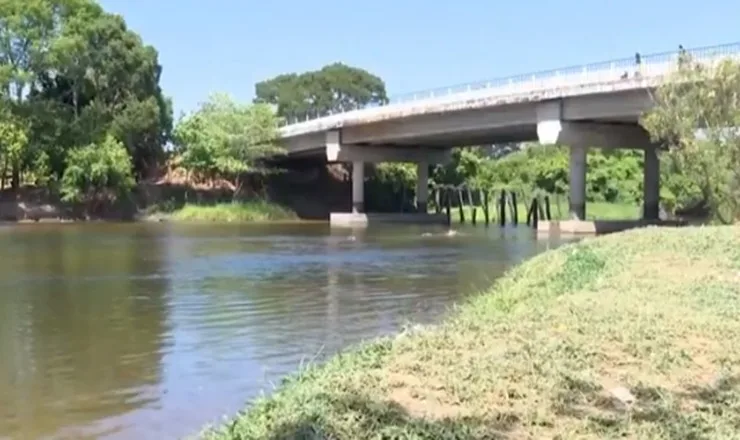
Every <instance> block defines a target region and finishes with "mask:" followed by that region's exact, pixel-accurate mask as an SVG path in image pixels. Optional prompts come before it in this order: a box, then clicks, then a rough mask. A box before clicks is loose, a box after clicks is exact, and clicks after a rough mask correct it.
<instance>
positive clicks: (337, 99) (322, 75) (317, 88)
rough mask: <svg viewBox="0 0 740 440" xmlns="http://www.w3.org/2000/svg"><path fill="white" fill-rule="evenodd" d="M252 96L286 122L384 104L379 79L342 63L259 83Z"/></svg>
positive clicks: (383, 84)
mask: <svg viewBox="0 0 740 440" xmlns="http://www.w3.org/2000/svg"><path fill="white" fill-rule="evenodd" d="M255 96H256V97H255V102H256V103H266V104H272V105H274V106H276V107H277V113H278V115H280V116H281V117H284V118H286V119H287V120H288V121H296V120H304V119H306V118H307V117H318V116H326V115H329V114H333V113H339V112H344V111H348V110H354V109H359V108H363V107H366V106H368V105H373V104H384V103H386V102H388V97H387V96H386V91H385V83H384V82H383V80H382V79H380V78H379V77H378V76H376V75H373V74H371V73H369V72H367V71H366V70H363V69H360V68H357V67H351V66H348V65H345V64H342V63H334V64H330V65H327V66H325V67H323V68H322V69H321V70H318V71H311V72H304V73H301V74H295V73H291V74H284V75H279V76H276V77H274V78H272V79H269V80H266V81H262V82H259V83H257V84H256V85H255Z"/></svg>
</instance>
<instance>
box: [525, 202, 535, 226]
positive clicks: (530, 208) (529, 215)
mask: <svg viewBox="0 0 740 440" xmlns="http://www.w3.org/2000/svg"><path fill="white" fill-rule="evenodd" d="M534 201H535V199H532V202H531V203H530V204H529V206H528V207H527V226H532V211H533V210H534Z"/></svg>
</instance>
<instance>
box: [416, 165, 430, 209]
mask: <svg viewBox="0 0 740 440" xmlns="http://www.w3.org/2000/svg"><path fill="white" fill-rule="evenodd" d="M428 201H429V162H427V161H419V162H418V163H417V164H416V211H417V212H423V213H426V212H427V203H428Z"/></svg>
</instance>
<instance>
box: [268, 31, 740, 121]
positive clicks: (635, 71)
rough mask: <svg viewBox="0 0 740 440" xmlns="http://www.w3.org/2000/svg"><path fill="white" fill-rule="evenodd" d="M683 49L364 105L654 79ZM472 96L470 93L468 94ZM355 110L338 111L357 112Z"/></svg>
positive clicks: (701, 51)
mask: <svg viewBox="0 0 740 440" xmlns="http://www.w3.org/2000/svg"><path fill="white" fill-rule="evenodd" d="M680 54H681V51H679V50H675V51H669V52H660V53H653V54H647V55H642V56H641V57H640V63H639V64H638V63H637V60H636V57H634V56H633V57H631V58H621V59H616V60H610V61H602V62H598V63H592V64H586V65H580V66H570V67H564V68H558V69H550V70H544V71H539V72H534V73H526V74H520V75H514V76H507V77H500V78H495V79H490V80H483V81H476V82H471V83H463V84H458V85H454V86H449V87H439V88H434V89H428V90H423V91H418V92H411V93H405V94H401V95H397V96H395V97H393V98H392V99H389V101H388V103H386V104H382V105H372V106H368V107H365V109H367V108H374V107H385V106H391V105H399V104H408V103H423V102H425V101H430V102H431V101H435V102H436V101H447V100H456V99H463V98H468V97H484V96H490V97H494V96H499V95H500V96H507V95H518V94H522V93H534V92H537V91H542V90H551V89H554V88H560V87H565V86H569V85H570V86H575V85H587V84H594V83H601V82H608V81H617V80H619V79H628V78H635V77H636V76H637V75H639V76H640V77H645V78H651V77H657V76H661V75H665V74H667V73H671V72H672V71H673V70H675V68H676V67H677V66H678V60H679V55H680ZM685 54H686V55H688V56H689V57H690V58H691V60H692V61H694V62H702V63H709V62H714V61H717V60H718V59H722V58H727V57H740V42H738V43H730V44H723V45H717V46H707V47H700V48H693V49H686V50H685ZM466 95H469V96H466ZM362 110H364V109H353V110H348V111H344V112H339V113H333V114H334V115H336V114H341V113H348V112H357V111H362ZM327 116H331V115H319V114H315V113H314V114H310V113H308V114H306V115H305V116H302V117H300V118H291V119H286V120H285V121H284V123H283V124H282V125H283V126H285V125H292V124H300V123H303V122H306V121H311V120H315V119H320V118H323V117H327Z"/></svg>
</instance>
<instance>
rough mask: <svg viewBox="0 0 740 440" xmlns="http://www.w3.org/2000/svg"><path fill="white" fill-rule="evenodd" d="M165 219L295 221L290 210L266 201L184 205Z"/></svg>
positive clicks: (191, 220)
mask: <svg viewBox="0 0 740 440" xmlns="http://www.w3.org/2000/svg"><path fill="white" fill-rule="evenodd" d="M167 217H168V218H169V219H171V220H173V221H183V222H266V221H277V220H296V219H297V217H296V214H295V213H294V212H292V211H291V210H289V209H287V208H285V207H283V206H280V205H277V204H274V203H270V202H266V201H251V202H238V203H221V204H217V205H195V204H186V205H185V206H183V207H182V208H180V209H177V210H175V211H173V212H172V213H170V214H168V215H167Z"/></svg>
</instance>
